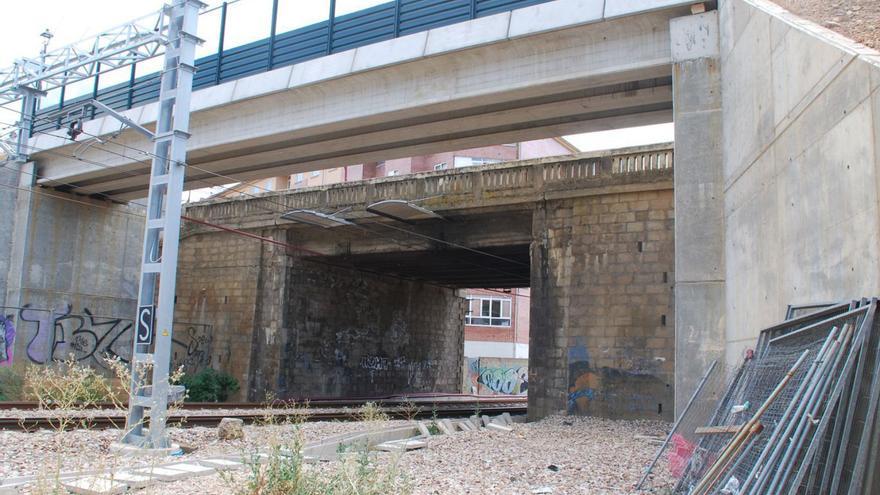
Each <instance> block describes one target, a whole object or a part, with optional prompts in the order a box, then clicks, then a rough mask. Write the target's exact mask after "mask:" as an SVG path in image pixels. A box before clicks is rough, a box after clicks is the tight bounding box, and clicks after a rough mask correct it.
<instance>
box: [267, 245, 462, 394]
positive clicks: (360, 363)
mask: <svg viewBox="0 0 880 495" xmlns="http://www.w3.org/2000/svg"><path fill="white" fill-rule="evenodd" d="M288 287H289V290H288V300H287V324H288V325H289V326H290V332H289V333H288V335H287V342H286V346H285V347H284V356H283V360H282V361H283V365H282V367H281V376H280V380H281V382H280V383H279V384H278V390H279V393H281V394H282V395H286V396H358V395H384V394H391V393H405V392H457V391H458V389H459V387H460V384H461V380H462V378H461V363H462V362H463V358H464V357H463V353H464V313H465V304H464V303H465V300H464V299H463V298H461V297H459V296H458V295H457V294H456V291H454V290H452V289H446V288H441V287H437V286H431V285H425V284H421V283H417V282H410V281H404V280H399V279H394V278H386V277H378V276H375V275H370V274H366V273H363V272H357V271H352V270H348V269H341V268H333V267H328V266H326V265H321V264H316V263H313V262H308V261H301V260H300V261H297V260H295V261H294V262H293V264H292V266H291V269H290V275H289V280H288Z"/></svg>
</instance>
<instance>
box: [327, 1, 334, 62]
mask: <svg viewBox="0 0 880 495" xmlns="http://www.w3.org/2000/svg"><path fill="white" fill-rule="evenodd" d="M335 24H336V0H330V18H329V19H327V55H330V54H331V53H333V29H334V27H335V26H334V25H335Z"/></svg>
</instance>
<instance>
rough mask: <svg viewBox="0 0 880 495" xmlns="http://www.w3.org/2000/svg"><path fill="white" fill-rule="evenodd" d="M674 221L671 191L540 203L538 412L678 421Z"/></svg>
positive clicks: (534, 374) (534, 403)
mask: <svg viewBox="0 0 880 495" xmlns="http://www.w3.org/2000/svg"><path fill="white" fill-rule="evenodd" d="M673 222H674V220H673V193H672V190H671V189H667V190H657V191H646V192H633V193H624V194H609V195H601V196H591V197H583V198H577V199H568V200H558V201H547V202H545V203H543V204H540V205H539V206H538V208H537V209H536V211H535V216H534V235H535V241H534V243H533V246H532V297H531V302H532V306H531V308H532V311H531V334H530V335H531V337H530V352H531V354H530V365H529V382H530V384H529V416H530V417H532V418H540V417H543V416H546V415H548V414H553V413H556V412H560V411H567V412H568V413H569V414H584V415H597V416H608V417H617V418H621V417H639V418H650V417H655V418H658V419H659V418H662V419H667V420H670V419H672V414H673V368H674V362H673V361H674V352H675V351H674V340H675V339H674V326H673V322H674V321H675V320H674V315H673V292H672V281H673V280H674V273H673V266H674V263H673V256H674V246H673Z"/></svg>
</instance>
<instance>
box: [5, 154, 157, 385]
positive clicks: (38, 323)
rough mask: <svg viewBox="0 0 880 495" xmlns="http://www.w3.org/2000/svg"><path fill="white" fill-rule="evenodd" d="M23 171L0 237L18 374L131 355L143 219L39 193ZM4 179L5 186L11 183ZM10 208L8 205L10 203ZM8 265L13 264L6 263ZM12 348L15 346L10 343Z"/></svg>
mask: <svg viewBox="0 0 880 495" xmlns="http://www.w3.org/2000/svg"><path fill="white" fill-rule="evenodd" d="M10 166H15V167H24V169H23V170H24V171H23V172H21V174H14V175H20V180H18V179H15V180H16V181H17V183H16V187H20V188H22V189H21V190H17V191H15V192H16V194H15V195H12V197H10V196H7V195H6V194H7V191H8V188H4V189H5V190H4V191H0V194H4V197H2V198H0V199H2V200H3V201H4V203H3V204H7V205H14V208H13V209H10V211H9V215H8V216H7V217H6V221H7V224H6V226H5V227H4V229H3V230H4V233H3V234H2V235H0V253H2V254H0V271H2V273H3V277H4V278H3V285H2V288H3V289H5V290H4V292H3V293H2V295H3V296H4V297H5V301H4V306H3V308H2V314H3V316H4V317H9V319H10V320H11V321H12V323H13V325H14V327H15V335H14V338H13V342H12V343H11V344H12V345H11V346H9V347H11V348H12V349H14V353H13V359H11V360H8V361H6V362H4V363H0V366H15V367H17V368H20V367H21V366H24V365H26V364H28V363H31V364H44V363H46V362H49V361H51V360H52V359H64V358H66V357H67V356H68V354H70V353H72V354H74V355H75V356H76V357H77V359H80V360H82V361H84V362H88V363H93V364H96V365H100V364H101V363H100V361H101V360H102V358H103V356H104V355H106V354H110V355H114V354H119V355H123V356H124V357H128V356H130V355H131V336H132V330H131V325H130V324H128V323H130V321H129V322H128V323H126V322H124V321H123V319H129V320H130V319H133V318H134V316H135V309H136V304H135V299H136V297H137V280H138V273H139V267H140V252H141V243H142V238H143V221H144V220H143V216H142V213H141V210H140V209H139V208H138V207H136V206H122V205H116V204H113V203H109V202H104V201H96V200H91V199H88V198H84V197H82V196H75V195H68V194H64V193H58V192H53V191H49V190H47V189H42V188H35V189H34V190H33V192H28V191H27V188H29V187H30V184H31V182H32V179H33V175H32V173H31V172H33V168H32V165H31V164H25V165H17V164H16V165H10ZM5 182H6V181H4V183H5ZM7 200H8V201H9V202H6V201H7ZM6 263H8V265H7V264H6ZM6 344H9V343H8V342H6Z"/></svg>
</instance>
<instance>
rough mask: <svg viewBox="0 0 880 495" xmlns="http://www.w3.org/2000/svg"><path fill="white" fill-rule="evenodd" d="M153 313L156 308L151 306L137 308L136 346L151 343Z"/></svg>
mask: <svg viewBox="0 0 880 495" xmlns="http://www.w3.org/2000/svg"><path fill="white" fill-rule="evenodd" d="M155 312H156V307H155V306H153V305H150V306H140V307H138V319H137V341H136V342H137V343H138V344H147V345H149V344H151V343H152V342H153V318H154V314H155Z"/></svg>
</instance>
